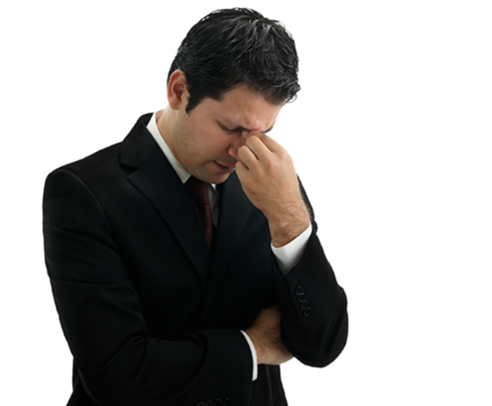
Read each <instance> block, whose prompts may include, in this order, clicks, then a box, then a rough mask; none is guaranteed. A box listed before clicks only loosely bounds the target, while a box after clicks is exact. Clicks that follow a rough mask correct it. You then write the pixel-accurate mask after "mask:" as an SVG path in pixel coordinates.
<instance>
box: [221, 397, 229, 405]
mask: <svg viewBox="0 0 492 406" xmlns="http://www.w3.org/2000/svg"><path fill="white" fill-rule="evenodd" d="M222 406H229V398H225V399H224V401H223V402H222Z"/></svg>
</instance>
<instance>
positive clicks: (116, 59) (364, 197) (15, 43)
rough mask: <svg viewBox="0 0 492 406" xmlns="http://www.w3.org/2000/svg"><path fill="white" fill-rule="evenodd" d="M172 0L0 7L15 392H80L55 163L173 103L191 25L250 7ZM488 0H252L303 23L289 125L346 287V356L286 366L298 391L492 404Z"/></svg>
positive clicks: (25, 398) (4, 227) (9, 385)
mask: <svg viewBox="0 0 492 406" xmlns="http://www.w3.org/2000/svg"><path fill="white" fill-rule="evenodd" d="M169 3H171V2H169V1H164V0H160V1H143V0H140V1H138V2H137V1H122V0H120V1H103V0H99V1H88V0H86V1H83V2H82V1H67V0H65V1H50V0H45V1H21V0H19V1H16V2H14V1H3V2H2V3H1V5H0V41H1V54H0V55H1V64H0V69H1V75H0V98H1V106H0V107H1V109H0V112H1V122H0V128H1V133H0V134H1V143H0V145H1V158H2V159H1V161H0V165H1V174H2V178H1V181H2V188H1V191H2V192H1V193H2V196H1V200H0V202H1V203H0V204H1V211H0V216H1V217H0V221H1V223H0V224H1V225H0V233H1V238H2V241H1V264H2V271H1V272H2V283H1V285H0V300H1V306H0V309H1V325H2V333H1V345H0V368H1V372H2V376H3V378H2V380H1V389H0V404H2V405H64V404H66V401H67V399H68V397H69V394H70V392H71V389H70V385H71V383H70V380H71V378H70V375H71V357H70V354H69V351H68V347H67V345H66V343H65V341H64V339H63V336H62V332H61V328H60V326H59V323H58V319H57V315H56V311H55V307H54V304H53V300H52V297H51V290H50V285H49V281H48V277H47V275H46V270H45V267H44V259H43V247H42V234H41V198H42V188H43V182H44V178H45V177H46V175H47V173H48V172H49V171H51V170H52V169H54V168H56V167H57V166H60V165H62V164H65V163H67V162H70V161H73V160H75V159H78V158H81V157H83V156H85V155H88V154H90V153H92V152H94V151H95V150H98V149H101V148H103V147H105V146H107V145H109V144H112V143H115V142H119V141H120V140H121V139H122V138H123V137H124V136H125V135H126V134H127V132H128V131H129V130H130V128H131V127H132V125H133V124H134V122H135V121H136V119H137V118H138V117H139V116H140V115H141V114H143V113H146V112H150V111H155V110H158V109H160V108H162V107H164V105H165V77H166V74H167V70H168V69H169V65H170V63H171V61H172V59H173V57H174V54H175V52H176V49H177V47H178V45H179V43H180V42H181V40H182V38H183V37H184V36H185V34H186V32H187V31H188V29H189V28H190V27H191V26H192V25H193V24H194V23H195V22H196V21H198V20H199V19H200V18H201V17H203V16H204V15H206V14H207V13H208V12H210V11H211V10H214V9H217V8H223V7H231V6H236V5H238V4H235V3H231V2H225V1H214V0H212V1H207V2H205V1H204V2H195V3H193V2H184V1H183V2H172V3H173V4H172V5H169ZM14 4H15V5H14ZM321 4H323V5H321ZM490 4H491V3H490V2H488V1H474V0H467V1H453V0H447V1H437V0H425V1H421V0H414V1H396V0H394V1H382V0H377V1H362V0H359V1H355V0H354V1H326V2H321V1H319V2H313V1H302V2H292V3H291V5H289V3H288V2H285V1H284V2H280V1H277V0H274V1H272V0H262V1H257V0H254V1H253V0H252V1H249V2H248V3H247V4H239V5H247V6H248V7H252V8H255V9H257V10H259V11H260V12H262V13H263V14H264V15H266V16H267V17H270V18H275V19H278V20H280V21H282V22H283V23H284V24H285V25H286V26H287V28H288V29H289V31H291V32H292V34H293V35H294V37H295V39H296V42H297V47H298V52H299V55H300V59H301V65H300V69H301V71H300V80H301V85H302V90H301V92H300V94H299V97H298V99H297V101H295V102H294V103H293V104H291V105H288V106H286V107H285V109H284V111H283V113H282V114H281V116H280V118H279V121H278V125H277V126H276V128H275V130H274V131H273V132H272V135H273V136H274V137H275V138H276V139H277V140H278V141H279V142H280V143H282V144H283V145H284V146H285V147H286V148H287V149H288V150H289V151H290V152H291V154H292V156H293V157H294V161H295V163H296V168H297V170H298V172H299V174H300V176H301V178H302V179H303V181H304V184H305V186H306V189H307V190H308V193H309V195H310V198H311V201H312V203H313V205H314V207H315V211H316V215H317V220H318V225H319V227H320V236H321V239H322V241H323V244H324V247H325V250H326V253H327V255H328V257H329V259H330V261H331V263H332V265H333V267H334V268H335V270H336V272H337V276H338V279H339V282H340V284H341V285H342V286H344V288H345V289H346V291H347V294H348V297H349V314H350V323H351V326H350V335H349V341H348V345H347V347H346V349H345V351H344V352H343V353H342V355H341V356H340V358H339V359H337V360H336V361H335V362H334V363H333V364H332V365H330V366H329V367H327V368H325V369H322V370H320V369H314V368H309V367H305V366H303V365H301V364H300V363H299V362H297V361H291V362H289V363H288V364H287V365H285V367H284V368H283V376H284V383H285V387H286V392H287V395H288V398H289V401H290V405H291V406H305V405H311V404H315V405H337V406H340V405H350V406H355V405H378V406H386V405H388V406H394V405H474V406H479V405H491V404H492V394H491V381H492V379H491V378H492V366H491V365H492V351H491V343H492V332H491V329H492V327H491V319H492V316H491V310H492V300H491V283H490V277H489V274H490V273H491V271H492V259H491V254H492V252H491V251H492V249H491V248H492V231H491V230H492V214H491V213H492V210H491V208H492V190H491V174H492V164H491V161H492V159H491V155H492V147H491V137H492V120H491V119H492V117H491V116H492V79H491V78H492V52H491V51H492V28H491V27H492V23H491V22H492V12H491V6H490ZM320 184H321V185H323V186H324V187H323V188H322V189H321V188H319V185H320Z"/></svg>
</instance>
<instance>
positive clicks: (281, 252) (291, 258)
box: [271, 223, 313, 276]
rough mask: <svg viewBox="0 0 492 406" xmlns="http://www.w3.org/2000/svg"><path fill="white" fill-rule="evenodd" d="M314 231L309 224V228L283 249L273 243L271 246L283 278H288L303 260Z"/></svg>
mask: <svg viewBox="0 0 492 406" xmlns="http://www.w3.org/2000/svg"><path fill="white" fill-rule="evenodd" d="M312 230H313V227H312V225H311V223H309V227H308V228H306V230H304V231H303V232H302V233H301V234H299V235H298V236H297V237H296V238H294V239H293V240H292V241H291V242H289V243H288V244H286V245H284V246H282V247H274V246H273V243H272V244H271V247H272V251H273V255H275V258H276V260H277V265H278V267H279V269H280V272H282V275H283V276H286V275H287V274H288V273H289V272H290V271H291V270H292V269H293V268H294V267H295V266H296V265H297V263H298V262H299V260H300V259H301V256H302V254H303V253H304V249H305V248H306V244H307V242H308V240H309V237H311V232H312Z"/></svg>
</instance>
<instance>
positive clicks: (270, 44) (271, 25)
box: [168, 8, 300, 113]
mask: <svg viewBox="0 0 492 406" xmlns="http://www.w3.org/2000/svg"><path fill="white" fill-rule="evenodd" d="M298 64H299V59H298V57H297V52H296V47H295V43H294V39H293V38H292V36H291V35H290V34H289V33H288V32H287V30H286V29H285V28H284V26H283V25H282V24H281V23H279V22H278V21H274V20H269V19H267V18H265V17H263V16H262V15H261V14H260V13H258V12H257V11H254V10H251V9H245V8H233V9H225V10H217V11H214V12H212V13H210V14H209V15H207V16H206V17H204V18H202V19H201V20H200V21H199V22H198V23H197V24H195V25H194V26H193V27H192V28H191V30H190V31H189V32H188V34H187V35H186V38H185V39H184V40H183V42H182V43H181V45H180V47H179V49H178V52H177V54H176V57H175V58H174V61H173V63H172V64H171V69H170V70H169V75H168V81H169V78H170V77H171V74H172V73H173V72H174V71H176V70H178V69H180V70H182V71H183V72H184V73H185V75H186V80H187V88H188V92H189V99H188V105H187V107H186V112H188V113H189V112H190V111H191V110H192V109H193V108H195V107H196V106H197V105H198V104H199V103H200V102H201V101H202V100H203V99H204V98H206V97H210V98H212V99H214V100H220V99H221V97H222V96H223V95H224V93H226V92H227V91H229V90H231V89H232V88H233V87H234V86H235V85H238V84H240V83H244V84H246V85H247V86H248V87H249V88H251V89H252V90H254V91H256V92H258V93H259V94H261V95H262V96H263V97H264V98H265V100H267V101H268V102H269V103H272V104H277V105H280V104H283V103H287V102H289V101H292V100H293V99H294V98H295V96H296V93H297V92H298V91H299V90H300V86H299V84H298V83H297V71H298Z"/></svg>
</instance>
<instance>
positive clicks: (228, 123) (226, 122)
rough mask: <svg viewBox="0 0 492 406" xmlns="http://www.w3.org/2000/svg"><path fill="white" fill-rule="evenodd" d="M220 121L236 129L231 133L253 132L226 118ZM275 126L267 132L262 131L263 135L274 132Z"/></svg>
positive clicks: (232, 129)
mask: <svg viewBox="0 0 492 406" xmlns="http://www.w3.org/2000/svg"><path fill="white" fill-rule="evenodd" d="M220 121H223V122H224V123H225V124H227V125H229V126H231V127H234V128H231V131H248V132H249V131H253V130H250V129H248V128H244V127H243V126H240V125H238V124H237V123H233V122H232V121H229V120H227V119H226V118H222V119H221V120H220ZM274 125H275V123H273V124H272V126H271V127H270V128H268V129H266V130H265V131H260V132H262V133H263V134H266V133H268V132H270V131H271V130H273V126H274Z"/></svg>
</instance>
